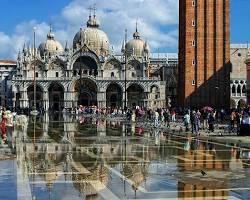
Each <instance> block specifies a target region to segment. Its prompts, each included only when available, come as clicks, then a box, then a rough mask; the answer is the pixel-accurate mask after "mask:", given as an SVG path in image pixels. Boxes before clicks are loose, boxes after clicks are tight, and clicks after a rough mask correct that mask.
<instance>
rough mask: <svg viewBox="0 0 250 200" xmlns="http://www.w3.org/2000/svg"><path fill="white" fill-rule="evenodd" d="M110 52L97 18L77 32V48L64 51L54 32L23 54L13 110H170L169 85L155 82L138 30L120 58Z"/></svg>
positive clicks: (14, 84) (14, 87)
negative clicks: (92, 108) (133, 108)
mask: <svg viewBox="0 0 250 200" xmlns="http://www.w3.org/2000/svg"><path fill="white" fill-rule="evenodd" d="M34 46H35V45H34ZM109 49H110V46H109V38H108V36H107V35H106V33H105V32H103V31H102V30H101V29H100V23H99V21H98V19H97V17H96V16H95V15H93V16H92V15H90V16H89V19H88V21H87V27H85V28H80V30H79V32H77V33H76V35H75V37H74V39H73V45H72V46H69V45H67V43H66V45H65V47H62V45H61V44H60V43H59V42H58V41H57V40H56V37H55V35H54V33H53V32H52V30H50V31H49V33H48V34H47V39H46V41H45V42H43V43H41V44H40V45H39V47H38V48H35V47H33V48H29V47H25V46H24V48H23V49H22V51H20V52H19V54H18V59H17V72H16V75H15V76H14V77H13V79H12V91H13V94H12V95H13V106H14V107H16V108H20V109H25V108H31V107H33V106H34V104H36V107H37V108H43V109H44V110H62V109H63V108H74V107H77V106H79V105H82V106H93V105H95V106H98V107H102V108H105V107H121V108H123V107H125V106H126V107H130V108H131V107H133V106H141V107H150V108H157V107H165V106H166V94H165V93H166V83H165V82H164V81H161V80H160V78H159V77H150V73H149V72H150V48H149V44H148V43H147V42H145V41H143V40H142V39H141V37H140V34H139V32H138V30H137V28H136V31H135V32H134V34H133V39H131V40H129V41H128V42H127V41H125V40H124V42H123V43H122V42H121V54H120V55H114V54H113V53H112V52H110V51H109ZM34 91H35V92H34ZM34 94H35V95H34ZM34 96H35V98H34ZM34 99H35V101H34Z"/></svg>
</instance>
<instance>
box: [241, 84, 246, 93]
mask: <svg viewBox="0 0 250 200" xmlns="http://www.w3.org/2000/svg"><path fill="white" fill-rule="evenodd" d="M242 93H243V94H245V93H246V85H243V87H242Z"/></svg>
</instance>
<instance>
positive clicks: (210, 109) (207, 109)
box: [202, 106, 214, 112]
mask: <svg viewBox="0 0 250 200" xmlns="http://www.w3.org/2000/svg"><path fill="white" fill-rule="evenodd" d="M202 110H203V111H209V112H211V111H213V110H214V109H213V108H211V107H210V106H205V107H203V108H202Z"/></svg>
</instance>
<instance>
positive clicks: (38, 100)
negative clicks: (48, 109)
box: [27, 85, 43, 108]
mask: <svg viewBox="0 0 250 200" xmlns="http://www.w3.org/2000/svg"><path fill="white" fill-rule="evenodd" d="M27 94H28V98H29V108H32V107H34V85H30V86H29V87H28V89H27ZM35 98H36V108H42V107H43V90H42V88H41V87H40V86H39V85H36V97H35Z"/></svg>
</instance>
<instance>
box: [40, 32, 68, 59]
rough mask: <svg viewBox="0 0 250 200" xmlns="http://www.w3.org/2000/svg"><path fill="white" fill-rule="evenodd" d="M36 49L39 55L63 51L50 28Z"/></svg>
mask: <svg viewBox="0 0 250 200" xmlns="http://www.w3.org/2000/svg"><path fill="white" fill-rule="evenodd" d="M38 50H39V52H40V55H41V56H44V55H49V56H51V55H55V54H60V53H63V47H62V45H61V44H60V43H59V42H58V41H57V40H55V35H54V33H52V31H51V30H50V31H49V33H48V34H47V40H46V41H45V42H43V43H41V44H40V45H39V47H38Z"/></svg>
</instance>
